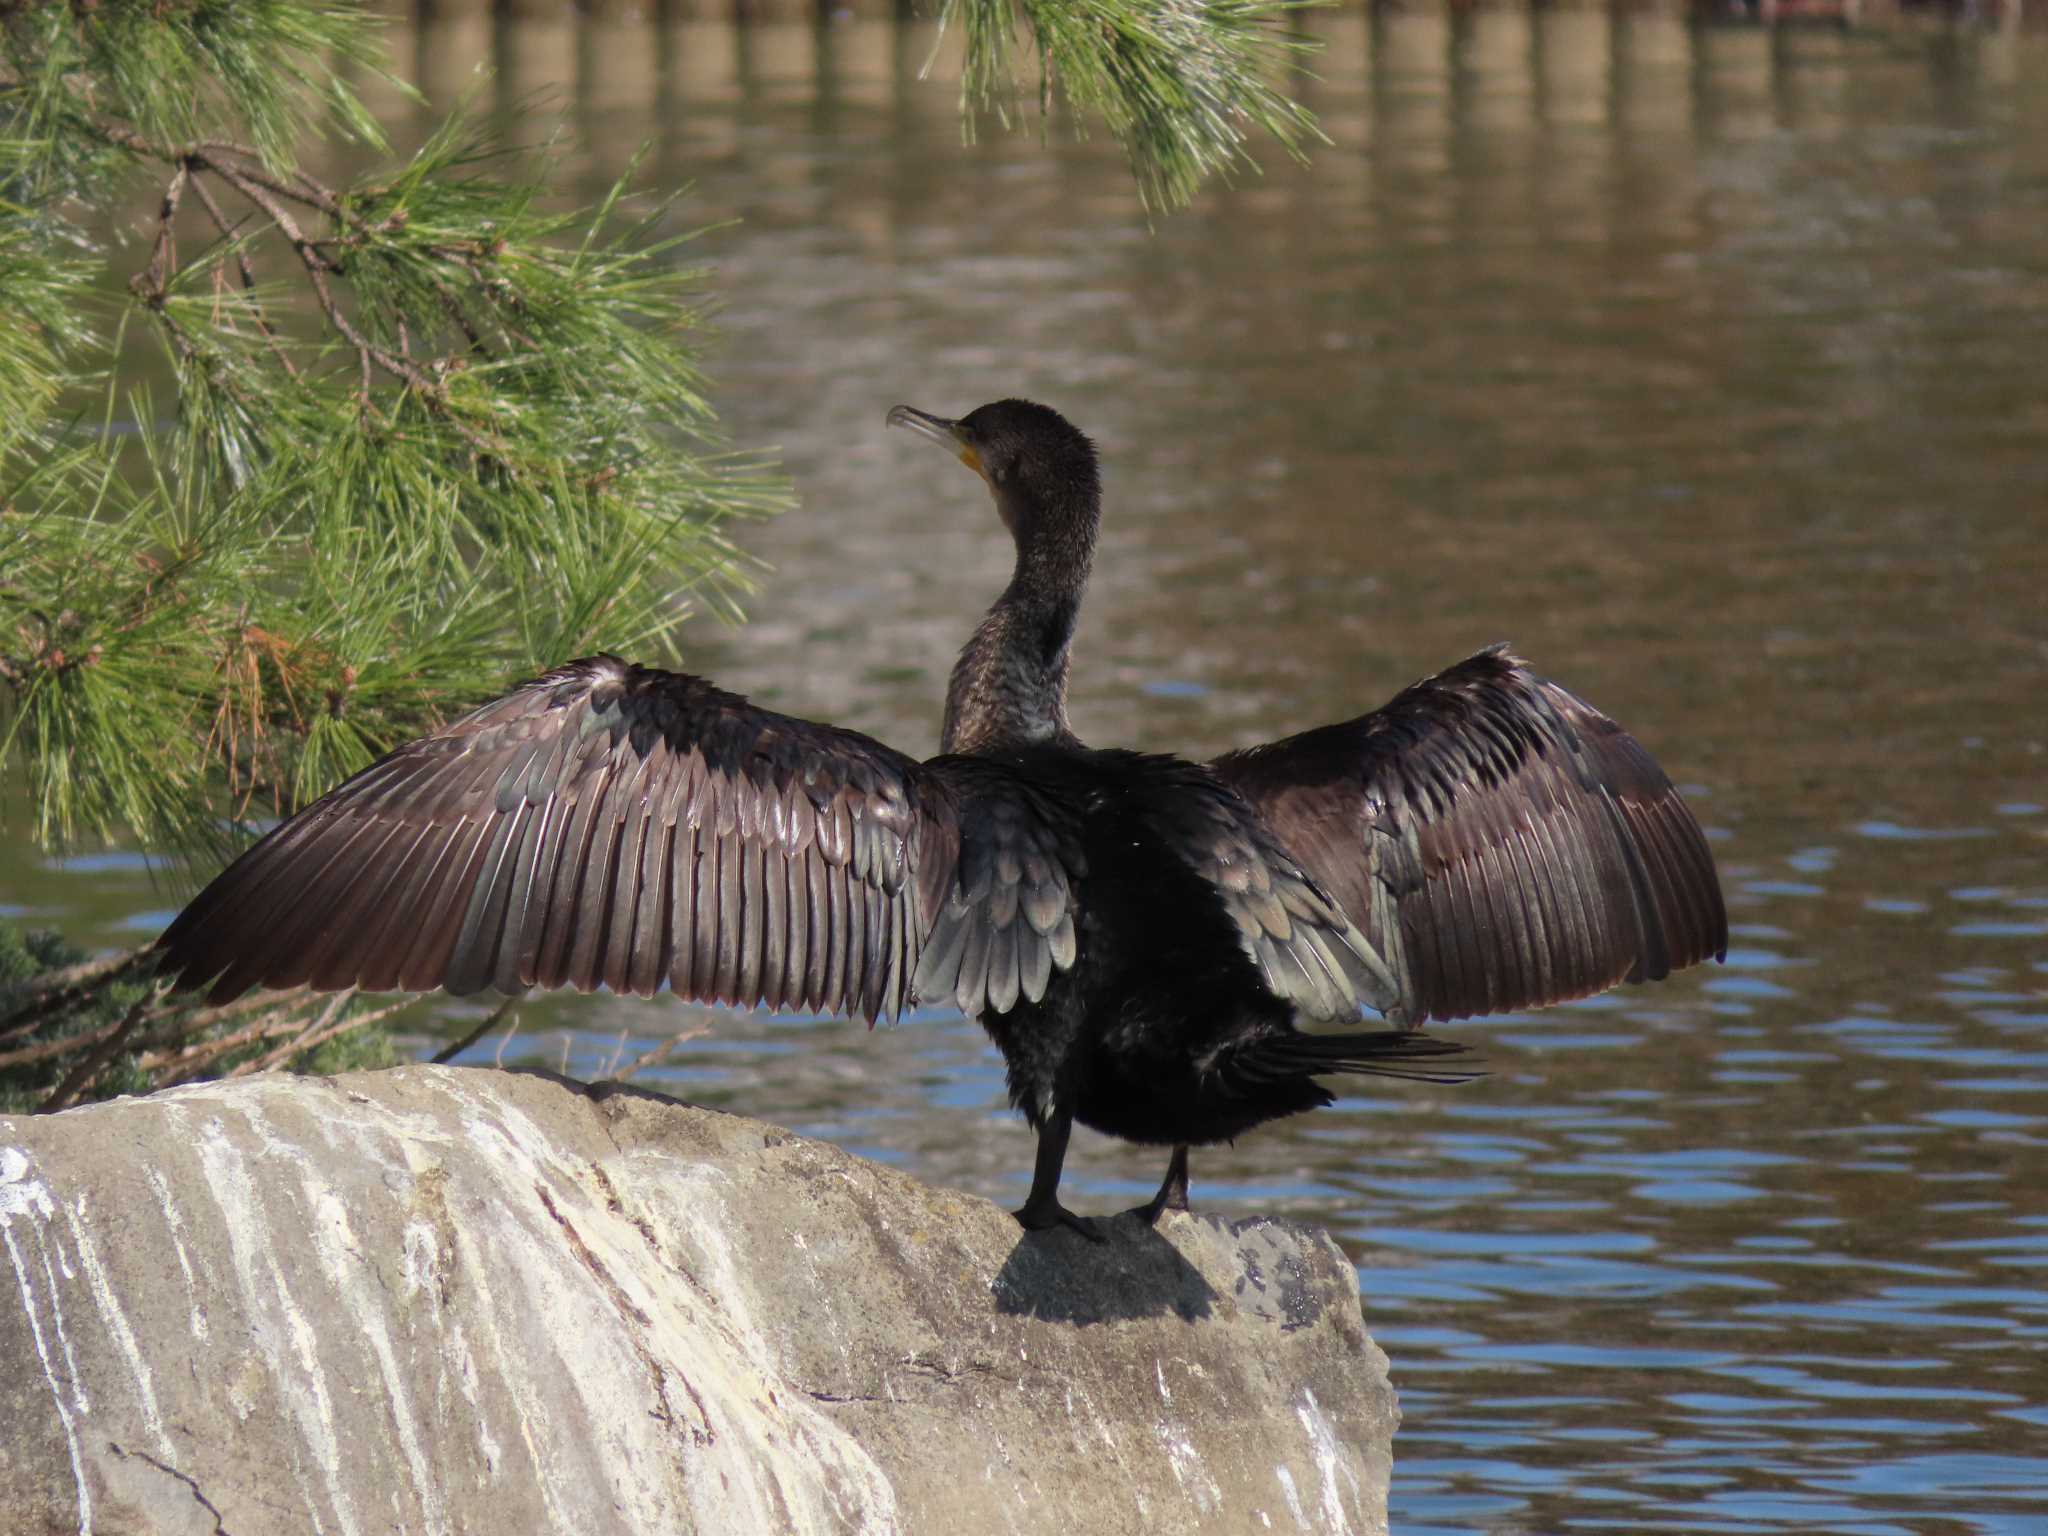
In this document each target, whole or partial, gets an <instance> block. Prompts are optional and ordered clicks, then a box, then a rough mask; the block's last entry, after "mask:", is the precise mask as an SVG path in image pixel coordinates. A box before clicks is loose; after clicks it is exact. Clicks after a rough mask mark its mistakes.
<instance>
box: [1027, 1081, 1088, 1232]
mask: <svg viewBox="0 0 2048 1536" xmlns="http://www.w3.org/2000/svg"><path fill="white" fill-rule="evenodd" d="M1073 1125H1074V1122H1073V1117H1072V1116H1071V1115H1069V1114H1068V1113H1067V1111H1065V1110H1063V1109H1055V1110H1054V1111H1053V1112H1052V1113H1051V1114H1049V1115H1047V1116H1046V1117H1045V1120H1044V1123H1042V1124H1041V1125H1040V1126H1039V1127H1038V1163H1037V1166H1036V1167H1034V1168H1033V1169H1032V1172H1031V1193H1030V1194H1029V1195H1027V1196H1025V1197H1024V1207H1023V1209H1022V1210H1020V1211H1018V1212H1017V1213H1016V1216H1017V1221H1018V1223H1019V1224H1020V1225H1021V1226H1022V1227H1023V1228H1024V1230H1025V1231H1026V1232H1044V1231H1046V1230H1047V1229H1048V1228H1051V1227H1072V1228H1073V1229H1074V1230H1075V1231H1076V1232H1078V1233H1080V1234H1081V1235H1082V1236H1083V1237H1085V1238H1087V1239H1088V1241H1089V1242H1091V1243H1101V1242H1107V1241H1108V1238H1107V1237H1106V1236H1105V1235H1104V1234H1103V1232H1102V1230H1101V1229H1100V1228H1099V1227H1098V1226H1097V1225H1096V1224H1095V1222H1094V1221H1093V1220H1092V1219H1091V1218H1089V1217H1087V1216H1076V1215H1075V1214H1074V1213H1073V1212H1072V1211H1070V1210H1068V1209H1067V1208H1066V1207H1065V1206H1064V1205H1061V1204H1060V1193H1059V1192H1060V1165H1061V1164H1062V1163H1064V1162H1065V1161H1066V1158H1067V1135H1068V1133H1069V1132H1070V1131H1071V1130H1072V1129H1073Z"/></svg>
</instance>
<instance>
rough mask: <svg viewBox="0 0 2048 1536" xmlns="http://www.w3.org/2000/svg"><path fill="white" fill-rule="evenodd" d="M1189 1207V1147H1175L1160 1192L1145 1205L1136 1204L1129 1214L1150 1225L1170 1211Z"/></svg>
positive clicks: (1156, 1222) (1183, 1209) (1157, 1222)
mask: <svg viewBox="0 0 2048 1536" xmlns="http://www.w3.org/2000/svg"><path fill="white" fill-rule="evenodd" d="M1187 1208H1188V1149H1187V1148H1186V1147H1175V1148H1174V1149H1173V1157H1172V1159H1171V1160H1170V1161H1169V1162H1168V1163H1167V1165H1166V1177H1165V1179H1164V1180H1162V1181H1161V1183H1160V1185H1159V1193H1158V1194H1156V1195H1154V1196H1153V1197H1152V1198H1151V1199H1150V1200H1147V1201H1146V1202H1145V1203H1144V1204H1143V1205H1134V1206H1132V1207H1131V1208H1130V1210H1129V1211H1128V1212H1126V1214H1127V1215H1131V1216H1135V1217H1137V1218H1138V1220H1140V1221H1142V1222H1144V1223H1145V1225H1146V1226H1148V1227H1154V1226H1157V1225H1158V1224H1159V1218H1160V1217H1161V1216H1162V1215H1164V1214H1165V1213H1166V1212H1168V1211H1185V1210H1186V1209H1187Z"/></svg>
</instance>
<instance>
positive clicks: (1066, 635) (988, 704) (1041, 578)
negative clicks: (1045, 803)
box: [939, 528, 1094, 752]
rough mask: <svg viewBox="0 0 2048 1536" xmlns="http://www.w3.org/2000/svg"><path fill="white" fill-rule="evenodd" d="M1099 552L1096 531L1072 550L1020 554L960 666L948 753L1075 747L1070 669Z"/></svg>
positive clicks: (946, 737)
mask: <svg viewBox="0 0 2048 1536" xmlns="http://www.w3.org/2000/svg"><path fill="white" fill-rule="evenodd" d="M1093 552H1094V537H1093V529H1092V528H1090V529H1089V530H1088V536H1087V537H1086V538H1085V539H1082V540H1076V541H1070V542H1069V543H1068V545H1067V546H1066V547H1064V548H1053V549H1041V548H1033V547H1022V548H1020V549H1019V550H1018V554H1017V570H1016V573H1015V574H1014V575H1013V576H1012V577H1011V578H1010V584H1009V586H1007V587H1005V588H1004V589H1003V595H1002V596H1001V597H999V598H997V599H996V601H995V606H994V607H992V608H990V609H989V611H988V617H986V618H985V619H983V620H982V621H981V624H980V627H978V628H977V629H976V630H975V631H974V637H973V638H972V639H971V640H969V641H968V642H967V645H966V647H965V649H963V650H962V651H961V652H960V659H959V660H958V661H957V662H955V663H954V664H953V680H952V683H951V685H950V686H949V687H948V688H947V689H946V723H945V727H944V729H943V730H942V731H941V732H940V736H939V750H940V751H941V752H978V751H995V750H1000V749H1001V748H1003V747H1007V746H1027V745H1031V744H1033V743H1037V742H1048V741H1051V742H1073V741H1074V740H1075V737H1074V733H1073V731H1072V730H1071V729H1069V727H1068V725H1067V662H1068V654H1069V650H1070V647H1071V646H1072V643H1073V639H1074V624H1075V621H1076V619H1077V618H1079V616H1080V612H1081V593H1082V591H1083V589H1084V588H1085V587H1086V585H1087V582H1088V568H1089V564H1090V562H1091V559H1092V556H1093Z"/></svg>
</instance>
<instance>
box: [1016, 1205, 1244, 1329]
mask: <svg viewBox="0 0 2048 1536" xmlns="http://www.w3.org/2000/svg"><path fill="white" fill-rule="evenodd" d="M1101 1230H1102V1234H1103V1238H1104V1241H1102V1242H1099V1243H1091V1242H1089V1241H1088V1240H1087V1239H1086V1238H1084V1237H1082V1236H1081V1235H1080V1234H1079V1233H1076V1232H1068V1231H1065V1230H1060V1229H1055V1230H1053V1231H1049V1232H1026V1233H1025V1234H1024V1235H1023V1237H1022V1238H1020V1239H1019V1240H1018V1243H1017V1246H1016V1247H1015V1248H1012V1249H1011V1250H1010V1256H1009V1257H1008V1258H1007V1259H1005V1260H1004V1261H1003V1267H1002V1268H1001V1269H1000V1270H999V1271H997V1273H996V1278H995V1281H994V1283H993V1284H991V1285H990V1286H989V1292H990V1294H991V1295H992V1296H993V1297H994V1298H995V1303H996V1310H997V1311H998V1312H1001V1313H1004V1314H1006V1315H1008V1316H1012V1317H1035V1318H1038V1319H1040V1320H1041V1321H1044V1322H1052V1323H1075V1324H1079V1325H1082V1326H1086V1325H1087V1324H1089V1323H1111V1322H1128V1321H1131V1320H1133V1319H1136V1318H1145V1317H1164V1316H1166V1315H1167V1314H1168V1313H1172V1314H1173V1315H1174V1316H1176V1317H1179V1318H1180V1319H1181V1320H1182V1321H1183V1322H1194V1321H1195V1320H1197V1319H1198V1318H1204V1317H1207V1316H1209V1314H1210V1312H1211V1310H1212V1309H1213V1308H1214V1305H1215V1302H1216V1289H1215V1287H1214V1286H1212V1285H1210V1284H1209V1282H1208V1281H1207V1280H1206V1279H1204V1278H1203V1276H1202V1272H1201V1271H1200V1270H1198V1269H1196V1268H1195V1266H1194V1265H1192V1264H1190V1263H1189V1262H1188V1261H1187V1259H1186V1258H1185V1257H1183V1256H1182V1254H1181V1252H1180V1250H1179V1249H1178V1248H1176V1247H1174V1246H1173V1244H1172V1243H1170V1242H1168V1241H1167V1240H1166V1239H1165V1238H1164V1237H1162V1236H1160V1234H1159V1233H1158V1232H1156V1231H1154V1230H1153V1229H1152V1228H1151V1227H1150V1226H1149V1225H1147V1224H1146V1223H1145V1222H1144V1221H1142V1220H1140V1219H1139V1218H1138V1217H1137V1216H1134V1215H1131V1214H1129V1213H1128V1212H1127V1213H1125V1214H1124V1215H1122V1216H1117V1217H1114V1218H1112V1219H1109V1220H1105V1221H1104V1222H1102V1223H1101Z"/></svg>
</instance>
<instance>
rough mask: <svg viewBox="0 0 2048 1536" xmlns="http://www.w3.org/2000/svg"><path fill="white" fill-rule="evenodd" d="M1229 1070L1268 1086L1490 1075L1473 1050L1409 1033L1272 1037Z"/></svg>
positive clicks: (1251, 1045) (1252, 1045) (1248, 1049)
mask: <svg viewBox="0 0 2048 1536" xmlns="http://www.w3.org/2000/svg"><path fill="white" fill-rule="evenodd" d="M1460 1057H1462V1058H1466V1059H1465V1060H1464V1061H1463V1062H1462V1063H1461V1064H1460V1065H1458V1066H1454V1067H1453V1066H1438V1065H1435V1063H1438V1062H1445V1061H1450V1060H1452V1059H1454V1058H1460ZM1230 1065H1231V1070H1232V1073H1233V1075H1235V1076H1239V1077H1242V1078H1247V1079H1251V1080H1258V1079H1261V1078H1263V1079H1266V1080H1268V1081H1270V1080H1272V1079H1275V1078H1283V1077H1322V1076H1324V1075H1325V1074H1329V1073H1338V1072H1343V1073H1349V1074H1352V1075H1354V1076H1358V1077H1396V1078H1401V1079H1403V1080H1404V1081H1406V1082H1411V1083H1469V1082H1470V1081H1472V1079H1473V1078H1475V1077H1483V1076H1485V1075H1486V1074H1485V1071H1484V1070H1483V1069H1482V1068H1481V1066H1480V1065H1479V1061H1478V1058H1477V1057H1475V1056H1473V1054H1472V1050H1471V1047H1469V1046H1464V1045H1460V1044H1459V1043H1458V1042H1457V1041H1455V1040H1440V1039H1438V1038H1437V1037H1436V1036H1434V1035H1424V1034H1418V1033H1416V1032H1415V1031H1413V1030H1406V1029H1376V1030H1362V1031H1359V1032H1357V1033H1355V1034H1345V1035H1323V1034H1286V1035H1268V1036H1266V1037H1265V1038H1263V1039H1260V1040H1253V1041H1249V1042H1247V1043H1246V1044H1244V1045H1241V1046H1239V1047H1238V1049H1237V1051H1236V1053H1235V1054H1234V1055H1233V1057H1232V1060H1231V1063H1230Z"/></svg>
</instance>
